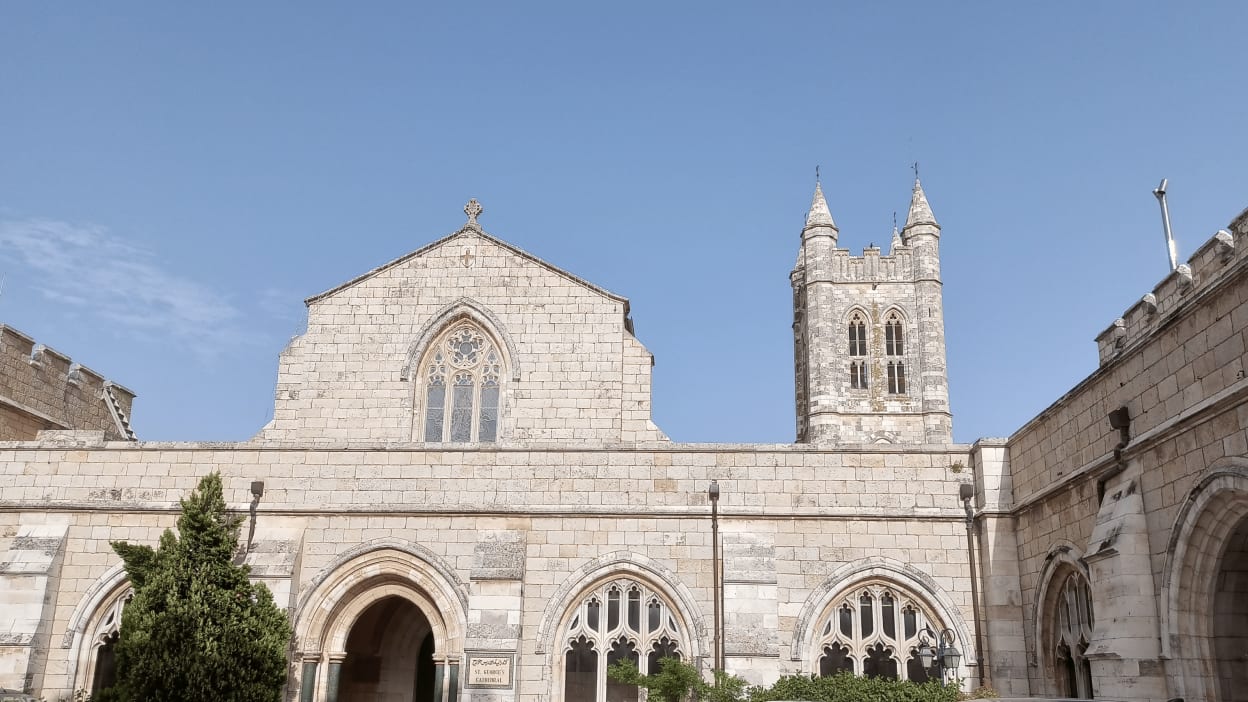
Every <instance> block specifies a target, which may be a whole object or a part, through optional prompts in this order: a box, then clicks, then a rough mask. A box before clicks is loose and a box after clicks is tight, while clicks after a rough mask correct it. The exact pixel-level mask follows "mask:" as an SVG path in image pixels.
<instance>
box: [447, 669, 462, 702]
mask: <svg viewBox="0 0 1248 702" xmlns="http://www.w3.org/2000/svg"><path fill="white" fill-rule="evenodd" d="M446 667H447V684H446V702H459V661H458V660H456V659H454V658H452V659H450V660H448V661H447V662H446Z"/></svg>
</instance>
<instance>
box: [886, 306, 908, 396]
mask: <svg viewBox="0 0 1248 702" xmlns="http://www.w3.org/2000/svg"><path fill="white" fill-rule="evenodd" d="M902 321H903V320H902V318H901V315H900V314H898V312H897V311H896V310H893V311H890V312H889V313H888V315H887V316H885V317H884V356H885V357H887V358H888V362H887V363H886V364H885V371H886V374H887V376H888V394H890V395H904V394H906V362H905V361H904V360H903V359H902V358H901V357H902V356H904V355H905V332H904V331H903V330H904V328H905V326H904V325H903V324H902Z"/></svg>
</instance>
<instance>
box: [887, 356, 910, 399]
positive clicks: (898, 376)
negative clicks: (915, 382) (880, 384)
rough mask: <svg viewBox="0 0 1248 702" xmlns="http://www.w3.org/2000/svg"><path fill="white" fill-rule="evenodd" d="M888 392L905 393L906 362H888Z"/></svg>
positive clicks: (894, 393) (893, 393)
mask: <svg viewBox="0 0 1248 702" xmlns="http://www.w3.org/2000/svg"><path fill="white" fill-rule="evenodd" d="M888 394H890V395H904V394H906V364H905V363H902V362H901V361H889V362H888Z"/></svg>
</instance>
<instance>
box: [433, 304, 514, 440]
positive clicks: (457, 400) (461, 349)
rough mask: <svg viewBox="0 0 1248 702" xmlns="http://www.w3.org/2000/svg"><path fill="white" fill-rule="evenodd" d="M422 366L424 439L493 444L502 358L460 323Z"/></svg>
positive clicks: (472, 328) (482, 336)
mask: <svg viewBox="0 0 1248 702" xmlns="http://www.w3.org/2000/svg"><path fill="white" fill-rule="evenodd" d="M423 366H424V367H423V370H424V373H423V376H422V377H423V379H424V383H423V385H422V389H423V395H424V398H423V399H424V421H423V423H422V424H421V426H422V427H423V431H422V432H421V436H422V437H423V438H424V440H425V441H454V442H470V441H479V442H484V443H491V442H493V441H495V440H497V438H498V416H499V389H500V386H499V381H500V378H501V377H502V356H501V354H500V353H499V351H498V349H497V348H496V347H495V346H494V344H493V342H492V341H490V338H489V337H488V336H486V335H485V333H484V332H482V331H481V330H480V329H478V328H477V327H476V325H474V324H472V323H471V322H467V321H464V322H460V323H459V324H456V325H454V326H453V327H452V328H451V330H450V331H449V332H448V333H446V334H444V335H443V336H441V337H440V338H439V339H438V340H437V341H436V342H435V343H434V344H433V345H432V346H430V349H429V352H428V353H427V354H426V360H425V362H424V364H423Z"/></svg>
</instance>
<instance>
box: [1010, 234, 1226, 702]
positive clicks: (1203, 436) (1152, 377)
mask: <svg viewBox="0 0 1248 702" xmlns="http://www.w3.org/2000/svg"><path fill="white" fill-rule="evenodd" d="M1231 229H1232V231H1233V232H1234V237H1233V240H1232V241H1231V242H1229V243H1230V244H1233V245H1232V246H1229V247H1228V246H1227V242H1226V241H1225V239H1226V238H1225V237H1221V236H1220V237H1218V238H1215V239H1212V240H1210V242H1208V243H1207V244H1206V245H1204V246H1202V247H1201V248H1200V249H1198V250H1197V252H1196V253H1195V254H1194V255H1193V257H1192V258H1191V260H1190V261H1189V262H1188V264H1187V265H1188V267H1189V270H1190V272H1191V274H1192V282H1191V283H1188V282H1186V273H1183V272H1180V273H1175V274H1172V275H1170V276H1168V277H1167V278H1166V279H1165V280H1164V281H1163V282H1162V283H1161V284H1160V285H1159V286H1158V287H1157V288H1156V289H1155V290H1154V292H1153V293H1152V295H1153V296H1154V298H1155V301H1156V308H1155V311H1153V312H1149V311H1148V310H1145V309H1144V308H1143V307H1142V306H1141V305H1139V304H1137V305H1136V306H1134V307H1133V308H1132V309H1131V310H1130V311H1129V312H1128V314H1127V315H1124V317H1125V318H1126V319H1128V320H1129V321H1128V322H1127V324H1126V328H1131V329H1137V328H1140V329H1142V327H1143V326H1144V325H1147V326H1148V329H1146V330H1142V331H1140V332H1139V333H1138V334H1135V335H1134V336H1129V335H1126V334H1125V333H1124V335H1123V337H1122V338H1124V339H1128V338H1129V341H1126V342H1124V343H1122V344H1119V345H1118V346H1117V347H1114V346H1113V344H1112V342H1110V347H1109V348H1108V349H1107V348H1106V343H1105V342H1106V335H1102V339H1101V342H1102V344H1101V347H1102V348H1101V351H1102V354H1101V355H1102V365H1101V367H1100V368H1099V369H1098V370H1097V371H1096V372H1094V373H1093V374H1092V375H1091V376H1090V377H1089V378H1088V379H1087V380H1085V381H1083V382H1082V383H1080V384H1079V385H1078V386H1076V387H1075V389H1073V390H1072V391H1071V392H1070V393H1068V394H1067V395H1066V396H1064V397H1062V398H1061V399H1060V400H1058V401H1057V402H1056V403H1054V404H1053V405H1052V406H1050V407H1049V408H1048V409H1046V410H1045V411H1044V412H1042V413H1041V414H1040V415H1039V416H1038V417H1036V418H1035V419H1033V420H1032V421H1031V422H1029V423H1028V424H1027V425H1025V426H1024V427H1023V428H1022V429H1020V430H1019V431H1018V432H1016V433H1015V434H1014V435H1013V436H1012V437H1011V438H1010V439H1009V444H1008V446H1009V463H1010V467H1011V471H1012V479H1013V496H1012V504H1011V505H1006V506H1005V507H1006V508H1012V509H1013V513H1014V514H1015V515H1016V518H1017V535H1018V542H1019V553H1020V561H1021V589H1022V593H1021V594H1022V603H1023V607H1024V614H1023V621H1024V625H1025V627H1026V631H1027V636H1026V639H1027V641H1028V642H1029V643H1030V645H1031V646H1035V645H1036V642H1037V639H1038V636H1039V635H1040V633H1041V632H1038V631H1036V622H1037V620H1038V619H1039V618H1041V617H1042V616H1043V615H1044V613H1042V612H1037V611H1036V603H1037V599H1038V596H1039V592H1040V589H1041V588H1042V587H1043V586H1044V583H1043V582H1042V579H1043V573H1044V572H1046V571H1045V566H1046V559H1047V558H1049V557H1050V556H1051V554H1054V553H1055V552H1057V551H1058V550H1059V549H1063V548H1069V549H1071V552H1072V553H1073V554H1074V555H1075V556H1078V557H1086V558H1089V560H1090V561H1091V560H1093V559H1092V557H1093V556H1096V557H1097V559H1099V555H1098V552H1099V551H1102V550H1104V548H1105V543H1106V542H1105V539H1106V538H1109V542H1110V543H1112V542H1113V540H1114V539H1115V538H1116V539H1118V540H1119V541H1122V540H1123V539H1125V538H1126V534H1127V533H1128V532H1127V531H1123V529H1124V526H1122V525H1129V524H1130V523H1131V522H1130V519H1131V517H1130V516H1129V515H1128V514H1127V513H1123V512H1122V510H1123V509H1124V508H1123V507H1119V506H1116V505H1115V504H1114V503H1113V500H1111V499H1110V498H1111V497H1112V498H1113V499H1119V498H1120V497H1125V496H1128V495H1133V494H1137V491H1138V494H1139V495H1140V497H1141V498H1142V506H1140V507H1136V508H1132V509H1134V510H1138V512H1139V514H1140V515H1142V516H1140V517H1139V524H1140V525H1141V526H1140V527H1139V531H1140V534H1139V537H1138V538H1140V539H1142V540H1143V541H1142V544H1143V545H1142V548H1144V549H1146V551H1145V553H1148V554H1151V555H1150V556H1149V557H1147V558H1144V560H1143V561H1141V564H1142V567H1143V568H1144V572H1151V574H1152V580H1151V582H1148V583H1147V586H1148V587H1147V592H1148V593H1149V596H1150V597H1151V598H1153V599H1155V598H1156V596H1157V593H1160V592H1161V587H1162V579H1163V573H1162V571H1163V568H1164V566H1165V558H1166V549H1167V545H1168V543H1169V540H1170V538H1171V530H1172V528H1173V526H1174V523H1175V520H1176V517H1177V514H1178V510H1179V508H1180V506H1181V505H1182V503H1183V501H1184V499H1185V498H1186V496H1187V494H1188V493H1189V491H1190V490H1191V489H1192V488H1193V486H1194V484H1195V480H1196V479H1197V476H1198V475H1199V474H1200V473H1201V471H1203V470H1204V469H1206V468H1207V467H1209V466H1210V465H1211V464H1213V463H1214V462H1215V461H1217V460H1218V459H1221V458H1224V457H1228V456H1245V455H1248V380H1245V369H1248V365H1246V364H1248V353H1246V351H1245V349H1248V252H1246V249H1248V216H1245V215H1241V216H1240V217H1239V218H1238V219H1237V220H1236V221H1235V222H1234V223H1233V224H1232V226H1231ZM1150 315H1151V318H1150V319H1147V320H1145V319H1144V317H1147V316H1150ZM1114 329H1115V327H1114V326H1111V328H1110V330H1108V331H1107V333H1106V334H1112V333H1113V332H1114ZM1118 407H1126V408H1127V410H1128V411H1129V413H1130V417H1131V429H1130V434H1131V440H1130V443H1129V444H1128V445H1127V447H1126V448H1125V449H1124V450H1123V454H1122V463H1121V464H1120V465H1122V466H1123V471H1124V472H1122V473H1120V474H1118V475H1116V477H1113V478H1110V479H1108V482H1107V483H1105V485H1104V486H1103V487H1101V488H1100V490H1101V491H1102V492H1104V493H1105V494H1106V497H1105V501H1104V502H1102V500H1101V497H1100V495H1098V478H1101V477H1102V476H1107V475H1112V474H1114V472H1115V470H1116V469H1115V466H1116V465H1119V464H1117V463H1116V462H1115V459H1114V448H1115V446H1116V445H1117V444H1118V443H1119V441H1120V435H1119V432H1118V431H1116V430H1114V429H1112V428H1111V427H1110V424H1109V420H1108V414H1109V412H1110V411H1112V410H1114V409H1116V408H1118ZM1124 504H1125V503H1124ZM1098 511H1100V512H1101V514H1100V515H1099V516H1098ZM1131 513H1132V514H1133V513H1134V512H1131ZM1124 519H1125V520H1126V521H1123V520H1124ZM1109 527H1114V529H1113V530H1112V531H1109V530H1108V529H1109ZM1128 531H1129V527H1128ZM1107 535H1108V536H1107ZM1133 538H1135V537H1133ZM1116 548H1117V551H1116V553H1119V554H1120V555H1118V556H1111V557H1110V560H1109V561H1103V562H1102V561H1100V560H1097V562H1096V563H1094V564H1093V565H1094V567H1093V575H1094V577H1095V576H1097V575H1098V574H1100V575H1104V574H1105V573H1110V574H1112V575H1113V577H1127V573H1126V572H1123V570H1124V569H1127V568H1133V567H1136V566H1131V565H1129V563H1128V558H1127V556H1126V555H1123V554H1125V553H1126V552H1125V551H1124V550H1123V549H1124V548H1125V546H1124V545H1123V544H1122V543H1119V544H1117V547H1116ZM1118 561H1121V563H1119V562H1118ZM1114 587H1115V588H1118V592H1119V593H1121V592H1122V591H1121V588H1122V587H1123V586H1122V585H1116V586H1114ZM1095 590H1096V583H1095V582H1094V591H1095ZM1115 596H1117V595H1115V594H1114V593H1112V592H1108V593H1107V592H1105V591H1104V586H1102V592H1101V593H1100V594H1099V597H1101V598H1102V600H1101V601H1098V602H1097V603H1096V604H1097V605H1098V606H1099V607H1110V608H1112V606H1113V604H1112V598H1113V597H1115ZM1106 597H1108V598H1110V600H1105V599H1104V598H1106ZM1160 606H1162V607H1164V606H1165V603H1160ZM1136 609H1138V610H1139V612H1138V615H1139V617H1138V618H1137V621H1136V623H1135V624H1133V623H1132V621H1131V617H1127V618H1126V619H1124V620H1115V621H1113V622H1110V621H1109V620H1108V619H1105V620H1102V619H1101V616H1100V615H1101V614H1102V612H1098V627H1099V626H1106V627H1110V626H1112V627H1113V629H1114V631H1112V632H1107V633H1106V635H1107V636H1113V637H1117V638H1118V639H1119V644H1117V645H1123V643H1122V642H1123V641H1125V640H1126V639H1127V638H1128V637H1129V636H1134V635H1135V634H1129V633H1128V632H1130V631H1131V630H1132V628H1133V626H1135V627H1143V628H1146V629H1148V631H1141V632H1137V633H1138V634H1139V635H1141V636H1143V637H1144V640H1145V641H1146V640H1147V639H1148V638H1149V637H1151V638H1152V640H1153V641H1154V642H1155V641H1156V639H1157V637H1158V636H1159V634H1158V631H1157V623H1156V620H1155V617H1156V616H1157V615H1158V614H1160V613H1159V612H1157V613H1154V614H1146V613H1145V612H1144V610H1143V609H1140V608H1138V607H1137V608H1136ZM1106 616H1107V617H1108V616H1109V615H1108V613H1106ZM1149 617H1153V619H1149ZM1152 655H1153V658H1154V660H1155V658H1156V654H1155V653H1153V654H1152ZM1031 660H1032V661H1033V666H1034V665H1035V663H1036V661H1037V652H1036V650H1035V649H1034V648H1033V649H1032V651H1031ZM1041 660H1042V658H1041ZM1157 665H1159V663H1158V664H1157ZM1032 675H1033V681H1032V682H1033V686H1032V692H1033V693H1037V694H1040V693H1052V692H1053V691H1054V690H1052V689H1050V688H1049V687H1047V686H1048V685H1049V683H1048V682H1047V681H1046V676H1047V675H1049V673H1048V671H1044V670H1038V669H1036V668H1034V667H1033V669H1032ZM1141 675H1142V676H1145V677H1147V676H1148V675H1154V676H1160V672H1159V671H1157V670H1154V669H1151V668H1150V669H1149V670H1144V671H1141V670H1139V669H1132V670H1127V671H1125V673H1124V675H1123V676H1122V678H1121V679H1116V680H1108V681H1102V682H1103V684H1102V685H1101V686H1100V687H1098V688H1097V693H1098V694H1103V695H1108V696H1114V694H1115V689H1114V688H1115V686H1116V689H1117V694H1119V695H1122V694H1128V693H1127V692H1124V691H1127V690H1130V689H1131V688H1130V686H1131V684H1132V683H1133V681H1132V679H1131V678H1132V677H1135V678H1138V677H1140V676H1141ZM1107 686H1108V687H1107ZM1138 696H1139V698H1141V699H1143V698H1144V696H1143V695H1138ZM1149 696H1150V697H1151V696H1152V695H1149Z"/></svg>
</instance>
